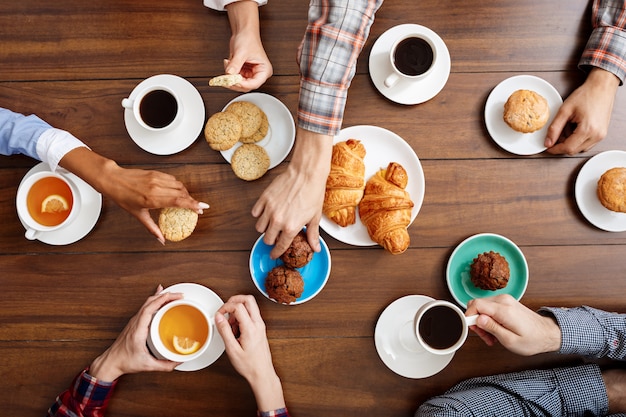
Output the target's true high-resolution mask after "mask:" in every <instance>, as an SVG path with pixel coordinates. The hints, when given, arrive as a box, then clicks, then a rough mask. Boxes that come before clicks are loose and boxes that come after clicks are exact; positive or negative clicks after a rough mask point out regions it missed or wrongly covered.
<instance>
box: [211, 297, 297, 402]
mask: <svg viewBox="0 0 626 417" xmlns="http://www.w3.org/2000/svg"><path fill="white" fill-rule="evenodd" d="M225 315H228V318H226V317H225ZM215 325H216V327H217V331H218V332H219V333H220V335H221V336H222V339H224V345H225V348H226V354H227V355H228V358H229V359H230V362H231V363H232V365H233V367H234V368H235V370H236V371H237V372H239V374H240V375H241V376H243V377H244V378H245V379H246V380H247V381H248V383H249V384H250V387H251V388H252V391H253V392H254V396H255V398H256V400H257V405H258V407H259V410H261V411H268V410H276V409H279V408H284V407H285V399H284V396H283V390H282V385H281V382H280V378H279V377H278V375H277V374H276V371H275V369H274V364H273V363H272V353H271V351H270V347H269V342H268V340H267V335H266V333H265V323H264V322H263V319H262V318H261V313H260V311H259V307H258V305H257V303H256V300H255V299H254V297H253V296H251V295H236V296H233V297H231V298H230V299H229V300H228V301H227V302H226V303H225V304H224V305H223V306H222V307H221V308H220V309H219V310H218V312H217V313H216V314H215Z"/></svg>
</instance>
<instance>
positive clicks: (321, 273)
mask: <svg viewBox="0 0 626 417" xmlns="http://www.w3.org/2000/svg"><path fill="white" fill-rule="evenodd" d="M263 236H264V234H263V235H261V236H260V237H259V238H258V239H257V241H256V242H255V243H254V246H253V247H252V251H251V252H250V275H251V276H252V282H254V285H256V287H257V289H258V290H259V291H261V293H263V295H264V296H266V297H267V298H269V299H270V300H272V301H274V302H276V300H274V299H273V298H270V296H269V295H268V294H267V291H266V290H265V278H266V277H267V274H268V273H269V272H270V271H271V270H272V269H273V268H275V267H277V266H278V265H282V264H283V261H281V260H280V259H271V258H270V251H271V250H272V248H273V246H270V245H266V244H265V243H264V242H263ZM320 244H321V246H322V250H321V251H320V252H315V253H313V259H311V261H310V262H309V263H308V264H306V265H304V266H303V267H302V268H297V270H298V272H300V275H302V279H303V280H304V291H303V292H302V295H301V296H300V298H298V299H296V301H294V302H293V303H290V305H295V304H302V303H304V302H306V301H309V300H310V299H311V298H313V297H315V296H316V295H317V294H319V292H320V291H322V288H324V285H326V281H328V277H329V276H330V251H329V250H328V246H327V245H326V242H324V239H322V238H321V237H320Z"/></svg>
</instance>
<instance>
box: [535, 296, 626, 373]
mask: <svg viewBox="0 0 626 417" xmlns="http://www.w3.org/2000/svg"><path fill="white" fill-rule="evenodd" d="M539 312H540V313H546V312H549V313H550V314H552V315H553V316H554V318H555V319H556V321H557V323H558V324H559V327H560V328H561V339H562V340H561V349H560V350H559V353H564V354H575V355H582V356H590V357H596V358H605V357H606V358H610V359H615V360H622V361H623V360H626V314H617V313H609V312H606V311H602V310H598V309H595V308H592V307H587V306H582V307H576V308H552V307H550V308H548V307H544V308H542V309H541V310H539Z"/></svg>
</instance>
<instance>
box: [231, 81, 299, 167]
mask: <svg viewBox="0 0 626 417" xmlns="http://www.w3.org/2000/svg"><path fill="white" fill-rule="evenodd" d="M237 101H248V102H251V103H254V104H256V105H257V106H258V107H259V108H260V109H261V110H263V112H264V113H265V115H266V116H267V122H268V129H267V134H266V135H265V136H264V137H263V138H262V139H261V140H259V141H258V142H256V145H259V146H261V147H262V148H264V149H265V151H266V152H267V155H268V156H269V158H270V164H269V168H268V169H272V168H274V167H276V166H277V165H278V164H280V163H281V162H283V161H284V160H285V158H286V157H287V155H289V152H291V148H292V147H293V144H294V142H295V140H296V126H295V123H294V121H293V116H292V115H291V112H290V111H289V109H288V108H287V106H285V105H284V104H283V103H282V102H281V101H280V100H278V99H277V98H276V97H274V96H271V95H269V94H265V93H247V94H242V95H240V96H237V97H235V98H234V99H233V100H231V101H230V102H229V103H228V104H226V105H225V106H224V108H223V109H222V111H224V110H226V108H227V107H228V106H230V105H231V104H232V103H234V102H237ZM241 145H243V143H241V142H237V143H236V144H235V145H234V146H233V147H232V148H230V149H228V150H225V151H220V153H221V154H222V156H223V157H224V159H225V160H227V161H228V163H230V162H231V159H232V157H233V154H234V153H235V151H236V150H237V148H239V147H240V146H241Z"/></svg>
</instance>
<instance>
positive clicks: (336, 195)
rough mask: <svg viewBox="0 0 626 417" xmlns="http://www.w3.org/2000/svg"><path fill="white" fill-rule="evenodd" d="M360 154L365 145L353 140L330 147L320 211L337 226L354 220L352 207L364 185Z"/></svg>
mask: <svg viewBox="0 0 626 417" xmlns="http://www.w3.org/2000/svg"><path fill="white" fill-rule="evenodd" d="M364 157H365V147H364V146H363V144H362V143H361V141H359V140H357V139H348V140H347V141H345V142H338V143H336V144H335V145H334V146H333V155H332V159H331V165H330V173H329V174H328V179H327V180H326V192H325V194H324V206H323V207H322V212H323V213H324V214H325V215H326V217H328V218H329V219H331V220H332V221H334V222H335V223H337V224H338V225H339V226H342V227H346V226H348V225H351V224H354V223H355V222H356V207H357V205H358V204H359V201H361V198H363V190H364V188H365V164H364V162H363V158H364Z"/></svg>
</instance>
